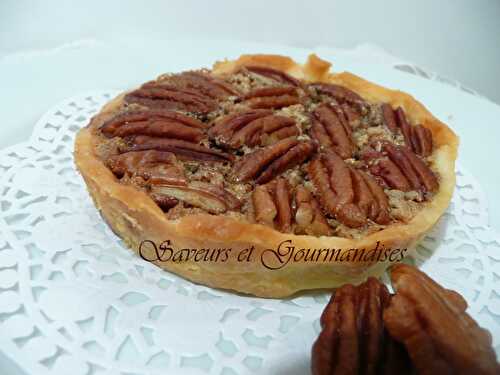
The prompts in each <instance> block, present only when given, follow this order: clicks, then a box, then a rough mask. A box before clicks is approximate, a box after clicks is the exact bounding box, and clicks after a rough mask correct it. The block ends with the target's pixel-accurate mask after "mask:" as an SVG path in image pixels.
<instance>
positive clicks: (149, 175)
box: [107, 150, 186, 185]
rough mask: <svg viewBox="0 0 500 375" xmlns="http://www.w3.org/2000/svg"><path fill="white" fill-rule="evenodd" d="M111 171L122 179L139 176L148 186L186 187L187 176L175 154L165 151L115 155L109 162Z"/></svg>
mask: <svg viewBox="0 0 500 375" xmlns="http://www.w3.org/2000/svg"><path fill="white" fill-rule="evenodd" d="M107 165H108V167H109V168H110V169H111V171H112V172H113V173H114V174H115V175H116V176H117V177H118V178H122V177H123V176H125V175H127V176H129V177H135V176H139V177H141V178H143V179H144V180H145V181H147V183H148V184H169V185H185V184H186V176H185V175H184V170H183V168H182V166H181V165H180V164H179V163H178V161H177V159H176V157H175V155H174V154H172V153H170V152H163V151H155V150H149V151H137V152H127V153H125V154H120V155H113V156H111V157H110V158H109V159H108V160H107Z"/></svg>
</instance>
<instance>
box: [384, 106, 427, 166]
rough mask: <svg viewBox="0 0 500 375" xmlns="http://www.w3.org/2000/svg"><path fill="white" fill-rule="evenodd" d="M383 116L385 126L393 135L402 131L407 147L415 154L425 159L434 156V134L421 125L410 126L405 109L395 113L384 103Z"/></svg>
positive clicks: (397, 110) (399, 109)
mask: <svg viewBox="0 0 500 375" xmlns="http://www.w3.org/2000/svg"><path fill="white" fill-rule="evenodd" d="M382 115H383V117H384V121H385V124H386V125H387V127H388V128H389V129H390V130H391V131H392V132H393V133H396V132H397V131H398V129H401V133H402V134H403V138H404V140H405V144H406V146H408V148H410V149H411V150H413V152H415V153H416V154H418V155H421V156H423V157H426V156H429V155H430V154H432V148H433V142H432V132H431V131H430V130H429V129H428V128H426V127H424V126H423V125H421V124H417V125H413V126H412V125H410V123H409V122H408V119H407V118H406V114H405V112H404V110H403V108H401V107H398V108H397V109H396V110H395V111H394V110H393V109H392V107H391V106H390V105H389V104H387V103H384V104H383V105H382Z"/></svg>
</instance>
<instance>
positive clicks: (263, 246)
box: [75, 55, 458, 297]
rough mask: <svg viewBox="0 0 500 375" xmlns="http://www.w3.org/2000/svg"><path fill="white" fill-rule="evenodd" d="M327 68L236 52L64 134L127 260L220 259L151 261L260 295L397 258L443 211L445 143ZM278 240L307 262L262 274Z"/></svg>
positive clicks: (449, 150)
mask: <svg viewBox="0 0 500 375" xmlns="http://www.w3.org/2000/svg"><path fill="white" fill-rule="evenodd" d="M329 68H330V64H329V63H327V62H325V61H323V60H320V59H319V58H318V57H316V56H315V55H311V56H310V57H309V59H308V61H307V63H306V64H304V65H299V64H297V63H295V62H294V61H292V60H291V59H289V58H287V57H282V56H274V55H245V56H241V57H240V58H239V59H238V60H235V61H224V62H219V63H216V64H215V65H214V67H213V69H211V70H207V69H203V70H198V71H188V72H183V73H179V74H166V75H162V76H160V77H158V78H157V79H156V80H154V81H151V82H147V83H145V84H143V85H142V86H141V87H139V88H138V89H135V90H133V91H129V92H126V93H124V94H122V95H120V96H118V97H117V98H115V99H114V100H112V101H111V102H110V103H108V104H107V105H106V106H105V107H104V108H103V109H102V111H101V112H100V113H99V114H98V115H97V116H95V117H94V118H93V119H92V121H91V123H90V124H89V125H88V126H87V127H86V128H84V129H82V130H81V131H80V132H79V134H78V136H77V140H76V147H75V159H76V164H77V166H78V168H79V170H80V172H81V173H82V175H83V177H84V179H85V182H86V184H87V186H88V189H89V191H90V194H91V195H92V197H93V199H94V201H95V203H96V205H97V207H98V208H99V209H100V210H101V212H102V214H103V216H104V217H105V219H106V220H107V222H108V223H109V225H110V226H111V227H112V228H113V230H114V231H115V232H116V233H117V234H118V235H119V236H120V237H122V238H123V239H124V240H125V242H126V243H127V244H128V245H130V246H131V247H132V248H133V249H134V250H135V251H138V249H139V246H140V243H141V242H142V241H144V240H150V241H152V242H154V243H156V244H160V243H162V242H164V241H165V240H170V242H169V244H170V245H171V246H172V247H175V248H176V249H186V251H187V254H190V251H189V249H191V250H193V251H195V250H196V249H206V250H207V254H208V250H210V249H212V250H213V249H219V253H217V254H216V256H214V257H212V256H211V255H213V252H212V253H210V254H211V255H210V256H205V257H204V258H203V259H201V260H200V258H198V257H194V256H193V257H191V256H187V257H185V258H184V259H183V261H179V262H176V261H168V260H167V261H164V259H161V260H160V259H156V260H155V259H154V256H152V257H151V260H152V261H154V262H155V263H156V264H157V265H159V266H160V267H162V268H165V269H168V270H170V271H173V272H176V273H178V274H180V275H182V276H184V277H186V278H188V279H190V280H193V281H196V282H200V283H203V284H206V285H210V286H214V287H220V288H228V289H233V290H237V291H240V292H245V293H251V294H255V295H259V296H265V297H281V296H286V295H290V294H292V293H294V292H296V291H298V290H303V289H313V288H326V287H335V286H338V285H341V284H343V283H344V282H346V281H351V282H361V281H362V280H364V279H366V277H367V276H369V275H378V274H380V273H381V272H382V271H383V270H384V269H385V268H386V267H387V265H388V263H389V259H387V257H385V258H382V259H380V258H377V259H374V258H373V257H372V258H370V257H368V258H366V257H365V258H363V259H359V258H358V259H354V258H351V257H350V256H349V251H351V250H352V249H364V250H366V251H369V250H371V249H374V248H377V249H406V248H408V247H410V246H412V245H413V244H414V242H415V241H416V240H417V239H418V238H420V237H421V236H422V235H423V234H424V233H425V232H426V231H428V230H429V229H430V228H431V227H432V226H433V225H434V223H435V222H436V221H437V220H438V219H439V217H440V216H441V215H442V214H443V212H444V211H445V209H446V207H447V206H448V203H449V201H450V199H451V195H452V191H453V187H454V185H455V173H454V163H455V159H456V152H457V147H458V139H457V137H456V136H455V134H454V133H453V132H452V131H451V130H450V129H449V128H448V127H447V126H446V125H445V124H443V123H441V122H440V121H439V120H437V119H436V118H435V117H433V116H432V115H431V114H430V113H429V112H428V111H427V110H426V109H425V108H424V106H422V104H420V103H419V102H417V101H416V100H415V99H413V98H412V97H411V96H410V95H407V94H404V93H402V92H400V91H393V90H389V89H386V88H383V87H381V86H377V85H375V84H373V83H370V82H368V81H366V80H363V79H361V78H359V77H357V76H354V75H352V74H350V73H338V74H332V73H330V72H329ZM284 241H289V242H287V244H289V246H293V247H294V249H295V250H298V249H311V252H310V253H309V255H310V256H305V257H302V258H301V257H299V256H294V257H293V259H292V261H290V262H287V263H286V267H275V269H269V268H273V267H265V266H263V262H262V259H263V257H264V255H265V251H266V250H267V249H277V248H278V247H279V245H280V244H282V243H284ZM246 248H249V249H252V250H251V251H250V252H249V253H248V254H250V255H249V256H247V257H244V258H241V257H240V258H238V257H237V256H236V255H237V253H238V251H240V250H242V249H246ZM221 249H231V250H229V251H226V252H225V253H224V254H225V255H224V256H220V257H219V256H218V255H220V251H222V250H221ZM313 249H317V250H318V251H319V250H320V249H332V251H334V250H337V251H338V252H339V253H337V256H335V257H332V256H329V257H327V256H326V255H325V253H324V252H323V253H321V252H316V253H315V252H314V251H313ZM289 250H290V249H289ZM230 251H233V253H230ZM283 251H284V249H282V251H281V252H280V253H279V254H278V253H277V256H278V257H279V256H281V255H282V254H283ZM290 251H291V252H293V249H292V250H290ZM164 252H165V249H163V253H164ZM163 253H162V254H163ZM301 254H304V251H303V252H301ZM311 254H312V255H311ZM153 255H154V254H153ZM158 255H161V254H156V256H158ZM229 255H231V256H229ZM292 255H293V254H292ZM338 255H340V257H339V256H338ZM195 258H196V259H195ZM222 258H223V259H222ZM148 259H149V258H148ZM339 259H341V261H339ZM277 261H278V262H284V259H278V260H277Z"/></svg>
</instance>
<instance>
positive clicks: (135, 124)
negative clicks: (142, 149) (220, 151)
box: [101, 110, 206, 143]
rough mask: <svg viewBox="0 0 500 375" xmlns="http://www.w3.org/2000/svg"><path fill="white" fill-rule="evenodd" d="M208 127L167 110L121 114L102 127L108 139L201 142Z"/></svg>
mask: <svg viewBox="0 0 500 375" xmlns="http://www.w3.org/2000/svg"><path fill="white" fill-rule="evenodd" d="M205 128H206V125H205V124H204V123H202V122H201V121H199V120H196V119H194V118H192V117H189V116H186V115H184V114H182V113H179V112H174V111H166V110H149V111H128V112H124V113H121V114H119V115H117V116H115V117H113V118H111V119H110V120H108V121H106V122H105V123H104V124H103V125H102V126H101V131H102V133H103V134H104V135H106V136H108V137H126V136H132V135H149V136H153V137H165V138H174V139H182V140H185V141H190V142H195V143H197V142H199V141H200V140H201V139H202V138H203V134H204V129H205Z"/></svg>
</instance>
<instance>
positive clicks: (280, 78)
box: [245, 65, 301, 86]
mask: <svg viewBox="0 0 500 375" xmlns="http://www.w3.org/2000/svg"><path fill="white" fill-rule="evenodd" d="M245 69H246V70H248V71H249V72H252V73H255V74H258V75H261V76H264V77H267V78H270V79H272V80H274V81H277V82H281V83H286V84H289V85H292V86H300V85H301V84H300V81H299V80H298V79H296V78H294V77H292V76H291V75H289V74H287V73H285V72H283V71H281V70H278V69H273V68H269V67H264V66H254V65H250V66H245Z"/></svg>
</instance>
